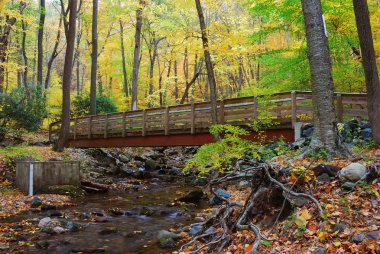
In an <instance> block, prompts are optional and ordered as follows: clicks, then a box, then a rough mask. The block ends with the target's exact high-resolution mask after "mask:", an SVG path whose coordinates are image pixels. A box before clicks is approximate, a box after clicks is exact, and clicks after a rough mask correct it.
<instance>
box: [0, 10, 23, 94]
mask: <svg viewBox="0 0 380 254" xmlns="http://www.w3.org/2000/svg"><path fill="white" fill-rule="evenodd" d="M20 8H21V3H20ZM4 18H5V24H4V25H1V23H2V22H3V19H4ZM15 23H16V18H10V17H9V16H6V17H0V31H2V34H1V35H0V94H2V93H3V90H4V81H5V62H6V60H7V56H8V44H9V35H10V32H11V27H12V26H13V25H14V24H15Z"/></svg>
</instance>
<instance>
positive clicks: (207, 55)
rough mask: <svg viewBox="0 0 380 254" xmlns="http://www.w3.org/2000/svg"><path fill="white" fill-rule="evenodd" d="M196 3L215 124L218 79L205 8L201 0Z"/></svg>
mask: <svg viewBox="0 0 380 254" xmlns="http://www.w3.org/2000/svg"><path fill="white" fill-rule="evenodd" d="M195 4H196V6H197V12H198V17H199V25H200V28H201V31H202V43H203V50H204V55H205V63H206V69H207V76H208V81H209V86H210V100H211V120H212V123H213V124H217V123H218V112H217V101H216V100H217V95H216V81H215V74H214V67H213V64H212V61H211V54H210V51H209V42H208V38H207V33H206V23H205V18H204V15H203V10H202V6H201V2H200V0H195Z"/></svg>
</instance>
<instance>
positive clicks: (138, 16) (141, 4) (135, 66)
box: [131, 0, 145, 110]
mask: <svg viewBox="0 0 380 254" xmlns="http://www.w3.org/2000/svg"><path fill="white" fill-rule="evenodd" d="M144 5H145V1H144V0H139V7H138V8H137V11H136V33H135V52H134V55H133V81H132V105H131V106H132V110H137V89H138V81H139V69H140V68H139V67H140V48H141V28H142V18H143V17H142V14H143V8H144Z"/></svg>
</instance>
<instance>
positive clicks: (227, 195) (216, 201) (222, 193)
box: [209, 189, 231, 205]
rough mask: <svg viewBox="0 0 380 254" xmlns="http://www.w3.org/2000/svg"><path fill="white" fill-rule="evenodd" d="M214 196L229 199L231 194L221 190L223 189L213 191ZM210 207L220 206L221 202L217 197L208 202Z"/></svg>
mask: <svg viewBox="0 0 380 254" xmlns="http://www.w3.org/2000/svg"><path fill="white" fill-rule="evenodd" d="M215 193H216V195H218V196H220V197H222V198H226V199H228V198H230V197H231V194H230V193H229V192H227V191H226V190H223V189H217V190H216V191H215ZM209 203H210V205H221V204H222V200H220V199H219V198H218V197H217V196H215V195H213V196H212V197H211V199H210V201H209Z"/></svg>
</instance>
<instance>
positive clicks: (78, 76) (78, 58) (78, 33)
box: [74, 4, 82, 96]
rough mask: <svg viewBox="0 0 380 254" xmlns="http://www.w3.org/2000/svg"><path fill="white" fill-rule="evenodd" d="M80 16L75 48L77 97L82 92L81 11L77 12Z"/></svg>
mask: <svg viewBox="0 0 380 254" xmlns="http://www.w3.org/2000/svg"><path fill="white" fill-rule="evenodd" d="M79 6H81V4H79ZM77 13H78V15H77V17H78V25H77V39H76V40H77V45H76V48H75V56H74V58H75V62H76V88H75V90H76V92H77V96H79V95H80V90H81V78H80V64H81V59H80V57H81V53H80V50H79V47H80V42H81V39H82V22H81V15H80V10H78V11H77Z"/></svg>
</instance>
